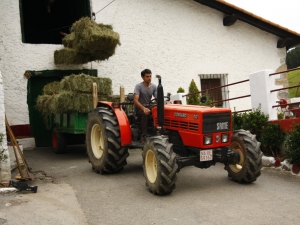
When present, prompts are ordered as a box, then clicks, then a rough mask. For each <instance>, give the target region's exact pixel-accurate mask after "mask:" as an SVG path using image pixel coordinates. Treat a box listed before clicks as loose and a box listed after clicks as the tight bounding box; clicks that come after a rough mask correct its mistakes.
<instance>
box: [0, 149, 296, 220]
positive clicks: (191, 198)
mask: <svg viewBox="0 0 300 225" xmlns="http://www.w3.org/2000/svg"><path fill="white" fill-rule="evenodd" d="M68 150H69V151H68V153H67V154H65V155H56V154H54V153H53V152H52V150H51V148H36V149H34V150H30V151H24V156H25V158H26V160H27V162H28V164H29V166H30V167H31V168H32V170H33V171H44V172H45V173H46V174H47V176H49V177H50V178H49V177H48V181H43V180H45V179H43V178H41V180H36V181H32V182H29V184H30V185H38V186H39V189H38V193H36V194H33V193H16V194H9V195H7V196H4V200H1V201H0V203H1V204H0V205H1V206H0V210H1V211H0V224H5V225H7V224H21V223H14V222H15V220H16V219H14V218H15V217H18V218H21V219H22V218H23V219H22V220H19V221H17V222H20V221H22V222H24V223H25V224H90V225H96V224H97V225H98V224H114V225H118V224H120V225H121V224H172V225H173V224H189V225H193V224H298V223H299V221H300V213H299V203H298V199H299V190H300V179H299V177H298V176H292V175H290V174H289V173H283V172H274V171H269V170H267V169H265V170H263V171H262V175H261V176H260V177H259V178H258V180H257V181H256V182H254V183H253V184H249V185H243V184H238V183H235V182H232V181H231V180H229V179H228V178H227V172H226V171H225V170H224V169H223V165H222V164H217V165H216V166H213V167H211V168H209V169H202V170H201V169H198V168H195V167H186V168H183V169H182V170H181V171H180V173H178V180H177V183H176V189H175V190H174V191H173V193H172V194H170V195H168V196H155V195H153V194H151V193H150V192H149V191H148V190H147V187H146V186H145V179H144V177H143V171H142V157H141V151H140V150H131V151H130V156H129V158H128V160H127V161H128V165H127V166H126V167H125V169H124V170H123V171H122V172H120V173H118V174H113V175H100V174H97V173H95V172H93V171H92V168H91V164H89V163H88V157H87V155H86V153H85V148H84V146H69V148H68ZM47 176H46V178H47ZM51 178H52V179H53V182H52V183H51V182H50V183H49V180H51ZM46 180H47V179H46ZM1 197H2V196H1ZM19 201H22V202H21V203H20V202H19ZM9 202H11V204H10V205H9V206H6V205H5V204H7V203H9ZM18 202H19V203H18ZM37 202H38V203H37ZM43 202H45V204H43ZM33 214H34V216H35V217H33V216H32V215H33ZM33 218H37V219H33ZM1 221H2V222H1Z"/></svg>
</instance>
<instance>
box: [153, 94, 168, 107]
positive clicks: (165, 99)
mask: <svg viewBox="0 0 300 225" xmlns="http://www.w3.org/2000/svg"><path fill="white" fill-rule="evenodd" d="M156 101H157V98H153V99H151V100H150V102H149V106H150V107H153V106H154V105H156V104H154V102H156ZM164 101H170V97H169V96H164Z"/></svg>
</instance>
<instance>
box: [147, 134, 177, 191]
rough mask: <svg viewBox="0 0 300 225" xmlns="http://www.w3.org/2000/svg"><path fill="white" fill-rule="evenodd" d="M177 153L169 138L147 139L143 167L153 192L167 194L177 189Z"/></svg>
mask: <svg viewBox="0 0 300 225" xmlns="http://www.w3.org/2000/svg"><path fill="white" fill-rule="evenodd" d="M177 168H178V166H177V164H176V154H175V153H174V152H173V149H172V144H170V143H168V139H167V138H163V137H161V136H155V137H150V138H148V139H147V141H146V143H145V145H144V148H143V169H144V177H145V179H146V185H147V186H148V188H149V191H150V192H152V193H153V194H158V195H166V194H170V193H171V192H172V191H173V190H174V189H175V181H176V179H177V176H176V172H177Z"/></svg>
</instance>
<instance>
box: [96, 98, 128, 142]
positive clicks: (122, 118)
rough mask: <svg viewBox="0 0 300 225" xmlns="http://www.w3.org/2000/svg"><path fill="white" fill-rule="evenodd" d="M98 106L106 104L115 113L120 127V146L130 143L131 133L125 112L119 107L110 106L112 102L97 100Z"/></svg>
mask: <svg viewBox="0 0 300 225" xmlns="http://www.w3.org/2000/svg"><path fill="white" fill-rule="evenodd" d="M99 106H108V107H110V108H111V109H112V110H113V112H114V113H115V115H116V117H117V120H118V124H119V128H120V141H121V146H125V145H131V143H132V135H131V129H130V123H129V120H128V117H127V116H126V114H125V112H124V111H123V110H122V109H120V108H114V107H112V102H98V105H97V107H99Z"/></svg>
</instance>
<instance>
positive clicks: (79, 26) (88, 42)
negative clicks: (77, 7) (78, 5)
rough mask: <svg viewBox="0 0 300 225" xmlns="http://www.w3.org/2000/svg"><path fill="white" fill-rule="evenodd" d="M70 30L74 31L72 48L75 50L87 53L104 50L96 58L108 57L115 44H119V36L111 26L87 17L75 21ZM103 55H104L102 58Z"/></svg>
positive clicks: (112, 52)
mask: <svg viewBox="0 0 300 225" xmlns="http://www.w3.org/2000/svg"><path fill="white" fill-rule="evenodd" d="M71 31H72V32H74V33H75V38H74V41H73V48H74V49H76V51H78V52H80V53H88V54H92V53H93V52H95V51H98V52H99V51H103V52H104V53H103V54H102V57H101V58H99V59H97V60H104V59H108V58H109V57H110V56H112V55H113V54H114V53H115V48H116V46H117V45H120V44H121V43H120V36H119V34H118V33H117V32H115V31H113V30H112V26H110V25H104V24H97V23H96V22H95V21H93V20H90V18H88V17H85V18H82V19H80V20H78V21H77V22H75V23H74V24H73V25H72V28H71ZM97 55H99V54H97ZM103 55H106V57H105V58H104V59H103Z"/></svg>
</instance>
